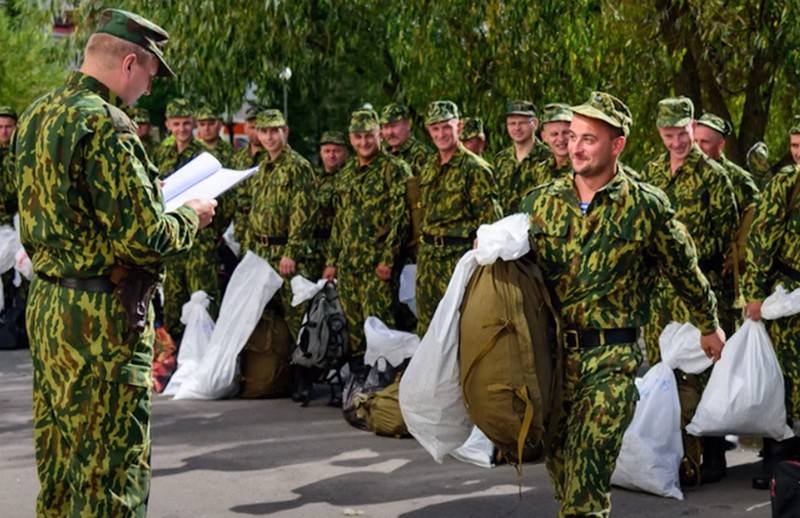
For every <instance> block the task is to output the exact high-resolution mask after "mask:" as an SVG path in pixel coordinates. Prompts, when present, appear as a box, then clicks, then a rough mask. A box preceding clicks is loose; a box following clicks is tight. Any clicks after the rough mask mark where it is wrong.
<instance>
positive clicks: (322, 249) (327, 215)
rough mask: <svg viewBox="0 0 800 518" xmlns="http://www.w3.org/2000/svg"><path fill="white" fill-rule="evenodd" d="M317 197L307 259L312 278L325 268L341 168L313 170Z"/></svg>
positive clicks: (316, 277)
mask: <svg viewBox="0 0 800 518" xmlns="http://www.w3.org/2000/svg"><path fill="white" fill-rule="evenodd" d="M315 173H316V174H315V182H316V189H315V191H314V193H315V195H316V198H317V217H316V218H315V221H314V232H313V241H312V244H311V258H310V259H309V261H308V272H309V275H311V279H312V280H316V279H318V278H320V277H321V276H322V271H323V270H324V269H325V262H326V258H327V257H326V256H327V253H328V247H329V246H330V237H331V229H332V228H333V220H334V217H335V216H336V205H337V199H338V195H339V193H338V185H339V182H340V181H341V178H342V176H341V174H340V173H341V168H340V169H338V170H336V171H332V172H327V171H325V169H324V168H323V167H320V168H319V169H317V170H316V171H315Z"/></svg>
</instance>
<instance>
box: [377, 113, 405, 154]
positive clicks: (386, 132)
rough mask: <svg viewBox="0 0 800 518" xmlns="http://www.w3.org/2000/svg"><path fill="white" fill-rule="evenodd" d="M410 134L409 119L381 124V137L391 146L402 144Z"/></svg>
mask: <svg viewBox="0 0 800 518" xmlns="http://www.w3.org/2000/svg"><path fill="white" fill-rule="evenodd" d="M409 136H411V121H410V120H408V119H402V120H399V121H394V122H390V123H388V124H384V125H383V126H381V138H382V139H383V140H384V141H385V142H386V143H387V144H389V145H390V146H392V147H393V148H396V147H399V146H402V145H403V143H404V142H405V141H406V140H408V137H409Z"/></svg>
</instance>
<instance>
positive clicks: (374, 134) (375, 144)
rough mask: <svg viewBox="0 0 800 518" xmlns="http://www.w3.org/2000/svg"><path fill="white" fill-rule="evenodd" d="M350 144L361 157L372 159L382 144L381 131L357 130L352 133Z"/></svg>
mask: <svg viewBox="0 0 800 518" xmlns="http://www.w3.org/2000/svg"><path fill="white" fill-rule="evenodd" d="M350 145H351V146H353V149H354V150H355V152H356V155H358V158H361V159H370V158H372V157H374V156H375V155H377V154H378V150H379V149H380V145H381V138H380V132H379V131H378V130H375V131H356V132H351V133H350Z"/></svg>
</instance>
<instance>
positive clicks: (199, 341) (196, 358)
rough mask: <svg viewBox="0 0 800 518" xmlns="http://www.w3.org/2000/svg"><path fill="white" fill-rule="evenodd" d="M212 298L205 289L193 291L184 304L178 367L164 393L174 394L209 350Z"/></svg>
mask: <svg viewBox="0 0 800 518" xmlns="http://www.w3.org/2000/svg"><path fill="white" fill-rule="evenodd" d="M210 303H211V300H210V299H209V298H208V294H207V293H206V292H205V291H202V290H199V291H196V292H194V293H192V296H191V297H190V298H189V302H187V303H186V304H184V305H183V309H182V311H181V322H182V323H183V325H184V326H185V330H184V332H183V339H181V346H180V348H179V349H178V368H177V369H176V370H175V373H174V374H173V375H172V377H171V378H170V379H169V383H168V384H167V387H166V388H165V389H164V394H165V395H167V396H174V395H175V394H177V392H178V388H179V387H180V386H181V385H182V384H183V383H184V382H185V381H186V380H187V379H189V378H191V376H192V374H194V372H195V371H196V370H197V368H198V367H199V366H200V363H201V362H202V360H203V358H204V357H205V355H206V353H207V352H208V346H209V344H210V343H211V335H212V334H213V333H214V320H213V319H212V318H211V315H209V314H208V305H209V304H210Z"/></svg>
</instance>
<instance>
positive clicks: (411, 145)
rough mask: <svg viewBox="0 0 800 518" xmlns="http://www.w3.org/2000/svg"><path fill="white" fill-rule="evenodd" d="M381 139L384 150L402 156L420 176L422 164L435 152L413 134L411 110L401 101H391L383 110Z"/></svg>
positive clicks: (413, 171)
mask: <svg viewBox="0 0 800 518" xmlns="http://www.w3.org/2000/svg"><path fill="white" fill-rule="evenodd" d="M380 121H381V139H382V140H383V145H384V150H385V151H386V152H387V153H389V154H391V155H394V156H396V157H398V158H402V159H403V160H405V161H406V163H407V164H408V165H409V166H410V167H411V174H413V175H414V176H419V173H420V171H421V170H422V166H423V165H425V162H426V161H427V160H428V158H429V157H431V156H432V155H433V154H434V153H433V151H431V149H430V148H428V146H426V145H424V144H423V143H422V142H420V141H419V140H417V139H415V138H414V135H412V134H411V110H409V109H408V106H406V105H404V104H400V103H390V104H387V105H386V106H384V107H383V110H381V118H380Z"/></svg>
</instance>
